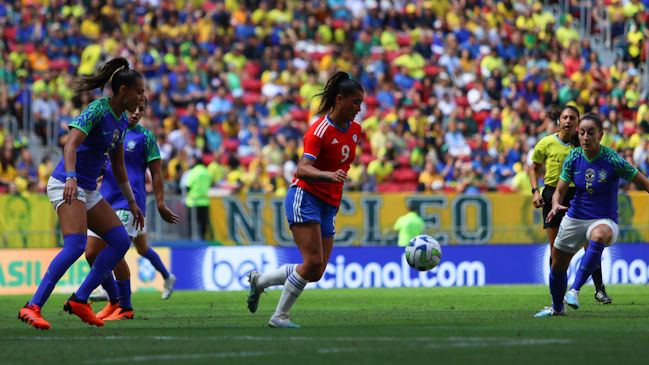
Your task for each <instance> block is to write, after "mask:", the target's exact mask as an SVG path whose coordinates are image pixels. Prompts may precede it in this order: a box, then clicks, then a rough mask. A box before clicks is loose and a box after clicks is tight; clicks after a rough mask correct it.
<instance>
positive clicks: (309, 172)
mask: <svg viewBox="0 0 649 365" xmlns="http://www.w3.org/2000/svg"><path fill="white" fill-rule="evenodd" d="M313 164H315V160H314V159H311V158H310V157H308V156H302V158H301V159H300V162H298V164H297V173H296V174H297V177H298V179H300V180H306V181H329V182H334V183H342V182H345V181H347V173H345V171H343V170H341V169H338V170H336V171H322V170H319V169H317V168H316V167H315V166H314V165H313Z"/></svg>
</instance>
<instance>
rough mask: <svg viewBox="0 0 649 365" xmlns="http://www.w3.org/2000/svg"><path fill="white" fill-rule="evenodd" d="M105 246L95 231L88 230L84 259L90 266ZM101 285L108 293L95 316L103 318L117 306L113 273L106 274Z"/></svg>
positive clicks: (117, 296)
mask: <svg viewBox="0 0 649 365" xmlns="http://www.w3.org/2000/svg"><path fill="white" fill-rule="evenodd" d="M105 247H106V242H105V241H104V240H103V239H101V238H100V237H99V235H97V234H96V233H95V232H93V231H91V230H88V243H87V244H86V261H88V264H90V266H91V267H92V265H93V263H94V262H95V259H96V258H97V255H99V253H100V252H101V251H102V250H103V249H104V248H105ZM101 286H102V287H103V288H104V290H106V293H107V294H108V303H106V306H105V307H104V308H103V309H102V310H100V311H99V312H97V318H99V319H104V318H106V317H108V316H110V315H111V314H113V312H114V311H115V310H116V309H117V307H119V300H118V298H119V294H118V291H117V283H116V282H115V278H114V277H113V274H112V273H110V274H108V277H107V278H106V279H105V280H104V281H103V282H102V283H101Z"/></svg>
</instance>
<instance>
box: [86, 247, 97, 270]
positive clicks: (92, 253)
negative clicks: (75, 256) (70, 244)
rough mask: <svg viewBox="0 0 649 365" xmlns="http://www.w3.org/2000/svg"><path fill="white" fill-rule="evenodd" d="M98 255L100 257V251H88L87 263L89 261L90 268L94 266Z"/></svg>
mask: <svg viewBox="0 0 649 365" xmlns="http://www.w3.org/2000/svg"><path fill="white" fill-rule="evenodd" d="M97 255H99V251H96V250H94V249H86V261H88V264H90V266H92V264H93V263H94V262H95V259H96V258H97Z"/></svg>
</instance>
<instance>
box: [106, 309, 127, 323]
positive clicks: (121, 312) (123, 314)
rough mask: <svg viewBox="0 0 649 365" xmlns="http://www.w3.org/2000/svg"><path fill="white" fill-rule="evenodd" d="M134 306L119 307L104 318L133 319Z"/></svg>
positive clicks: (115, 319)
mask: <svg viewBox="0 0 649 365" xmlns="http://www.w3.org/2000/svg"><path fill="white" fill-rule="evenodd" d="M133 314H134V313H133V308H122V307H117V309H115V311H114V312H113V314H111V315H110V316H108V317H106V318H104V320H105V321H121V320H122V319H133Z"/></svg>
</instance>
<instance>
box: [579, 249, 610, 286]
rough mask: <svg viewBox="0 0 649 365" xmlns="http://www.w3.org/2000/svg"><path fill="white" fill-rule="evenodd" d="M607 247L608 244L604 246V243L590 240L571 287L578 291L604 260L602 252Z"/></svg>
mask: <svg viewBox="0 0 649 365" xmlns="http://www.w3.org/2000/svg"><path fill="white" fill-rule="evenodd" d="M605 247H606V246H604V244H603V243H599V242H596V241H593V240H590V241H588V248H587V249H586V253H584V256H582V258H581V262H580V263H579V269H578V270H577V275H575V282H574V283H572V286H571V287H570V289H575V290H577V291H578V290H579V289H581V287H582V286H583V285H584V283H586V280H588V278H589V277H590V276H591V275H592V274H593V271H595V268H596V267H597V265H599V263H600V261H601V260H602V252H604V248H605Z"/></svg>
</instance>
